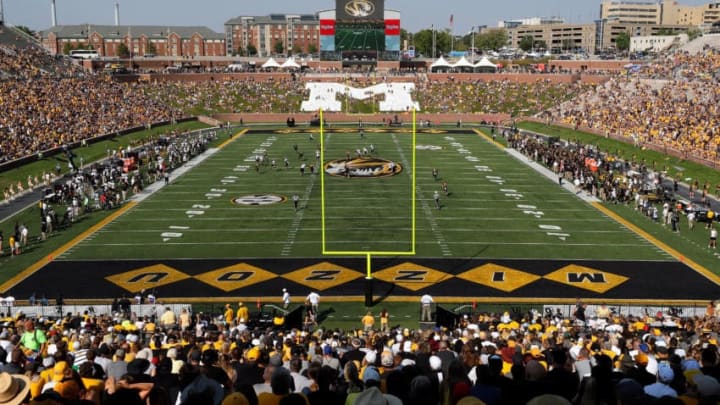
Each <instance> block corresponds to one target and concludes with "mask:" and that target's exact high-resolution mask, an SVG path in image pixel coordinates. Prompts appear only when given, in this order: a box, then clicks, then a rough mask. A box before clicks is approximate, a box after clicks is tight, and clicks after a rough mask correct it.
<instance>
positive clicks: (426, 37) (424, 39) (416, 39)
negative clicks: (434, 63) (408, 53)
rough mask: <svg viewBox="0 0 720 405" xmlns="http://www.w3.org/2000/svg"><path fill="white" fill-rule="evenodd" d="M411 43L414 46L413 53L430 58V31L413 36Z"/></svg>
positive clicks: (423, 31) (419, 32) (422, 31)
mask: <svg viewBox="0 0 720 405" xmlns="http://www.w3.org/2000/svg"><path fill="white" fill-rule="evenodd" d="M413 43H414V44H415V52H419V53H422V54H424V55H428V56H432V31H431V30H427V29H425V30H420V31H418V32H416V33H415V35H413Z"/></svg>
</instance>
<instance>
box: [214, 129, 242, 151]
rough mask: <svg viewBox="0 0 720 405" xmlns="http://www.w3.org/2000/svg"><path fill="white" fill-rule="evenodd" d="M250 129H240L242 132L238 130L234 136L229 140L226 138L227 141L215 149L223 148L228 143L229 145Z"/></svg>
mask: <svg viewBox="0 0 720 405" xmlns="http://www.w3.org/2000/svg"><path fill="white" fill-rule="evenodd" d="M248 131H249V129H243V130H242V131H240V132H236V133H235V134H233V136H231V137H230V139H228V140H226V141H225V142H223V143H221V144H220V145H218V146H217V147H216V148H215V149H222V148H224V147H226V146H227V145H229V144H230V143H232V142H233V141H235V140H236V139H237V138H239V137H241V136H243V135H245V134H246V133H247V132H248Z"/></svg>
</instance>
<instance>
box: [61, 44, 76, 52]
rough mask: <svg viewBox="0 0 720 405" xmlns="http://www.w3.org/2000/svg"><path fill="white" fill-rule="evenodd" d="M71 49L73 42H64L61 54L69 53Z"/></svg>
mask: <svg viewBox="0 0 720 405" xmlns="http://www.w3.org/2000/svg"><path fill="white" fill-rule="evenodd" d="M73 49H75V47H74V46H73V44H71V43H70V42H65V45H63V55H70V51H72V50H73Z"/></svg>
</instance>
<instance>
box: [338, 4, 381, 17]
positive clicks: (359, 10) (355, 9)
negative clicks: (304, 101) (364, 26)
mask: <svg viewBox="0 0 720 405" xmlns="http://www.w3.org/2000/svg"><path fill="white" fill-rule="evenodd" d="M345 12H346V13H347V15H349V16H351V17H356V18H362V17H369V16H371V15H372V14H373V12H375V4H373V3H372V2H371V1H368V0H351V1H348V2H347V3H345Z"/></svg>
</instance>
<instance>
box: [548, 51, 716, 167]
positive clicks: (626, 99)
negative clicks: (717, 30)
mask: <svg viewBox="0 0 720 405" xmlns="http://www.w3.org/2000/svg"><path fill="white" fill-rule="evenodd" d="M719 74H720V54H719V53H718V51H716V50H714V49H706V50H705V51H704V52H702V53H699V54H697V55H689V54H686V53H677V54H674V55H669V56H668V57H666V58H662V59H660V60H658V61H656V62H653V63H651V64H648V65H647V66H644V67H642V69H641V70H640V72H639V73H638V74H637V75H628V76H622V77H616V78H613V79H612V80H610V81H609V82H607V83H604V84H603V85H600V86H598V87H597V88H596V89H594V90H592V91H589V92H587V93H585V94H584V95H582V96H580V97H578V98H577V100H578V102H575V103H566V104H564V105H562V106H560V107H557V108H554V109H552V110H551V115H552V116H553V119H554V120H557V121H561V122H564V123H567V124H570V125H574V126H579V127H588V128H591V129H594V130H598V131H600V132H602V133H607V134H614V135H620V136H622V137H624V138H625V139H626V140H627V141H628V142H632V143H634V144H636V145H638V146H643V145H655V146H658V147H661V148H662V147H665V148H670V149H672V150H676V151H679V152H681V153H683V154H685V155H686V156H687V157H696V158H700V159H704V160H708V161H715V162H716V161H718V160H719V158H720V153H719V152H720V137H719V136H718V135H719V134H718V133H717V126H718V123H717V116H718V101H720V100H719V97H720V96H719V94H720V91H719V90H720V87H719V86H718V82H717V78H718V75H719Z"/></svg>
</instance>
